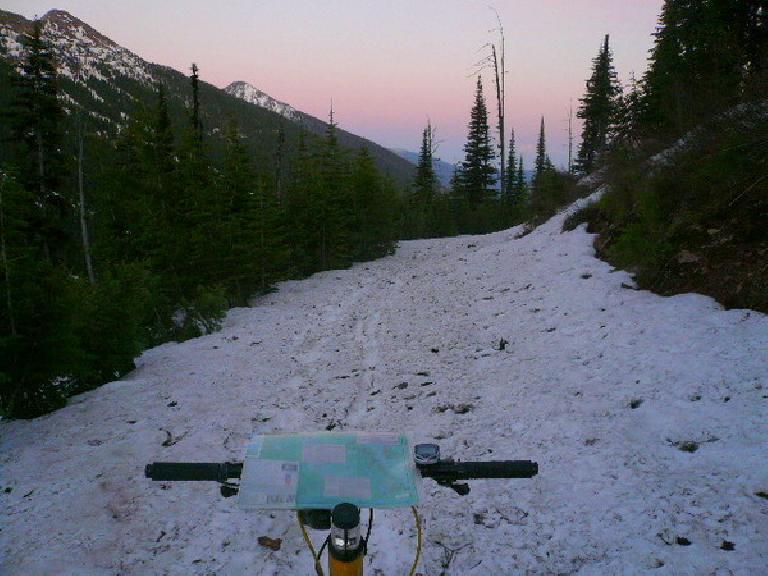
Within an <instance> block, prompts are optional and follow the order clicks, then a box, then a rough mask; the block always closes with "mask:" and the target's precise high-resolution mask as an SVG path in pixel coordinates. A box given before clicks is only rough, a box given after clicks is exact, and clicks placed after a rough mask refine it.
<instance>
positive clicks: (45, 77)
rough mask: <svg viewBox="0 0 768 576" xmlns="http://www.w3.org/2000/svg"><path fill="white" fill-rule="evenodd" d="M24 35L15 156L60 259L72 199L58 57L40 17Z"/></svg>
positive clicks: (42, 237)
mask: <svg viewBox="0 0 768 576" xmlns="http://www.w3.org/2000/svg"><path fill="white" fill-rule="evenodd" d="M23 41H24V44H25V48H26V51H27V58H26V60H25V61H24V62H23V64H22V75H21V76H17V77H16V79H17V85H18V88H17V90H16V94H17V96H16V104H15V106H14V109H13V111H12V114H11V124H12V126H13V132H14V136H15V139H16V141H17V142H18V143H21V148H20V149H19V150H18V153H17V154H16V156H15V158H14V161H15V163H16V164H17V166H18V167H19V169H20V172H19V173H20V175H22V184H23V186H24V187H25V188H26V189H27V190H34V191H35V202H34V205H35V206H36V208H37V211H36V214H35V215H34V216H33V218H34V219H35V225H34V229H35V231H36V232H37V234H38V235H39V241H40V242H41V243H42V245H43V248H44V250H45V253H46V255H47V256H48V257H49V258H51V259H52V260H60V259H61V258H62V256H63V254H62V253H61V252H62V247H63V246H64V241H65V239H66V237H67V227H68V226H67V218H68V216H69V212H70V211H71V205H72V203H71V202H69V201H68V200H67V198H66V196H65V195H64V194H63V190H62V189H61V182H62V180H63V178H64V175H65V170H66V169H65V166H64V158H63V156H62V153H61V150H62V148H63V143H62V132H63V130H62V121H63V118H64V114H63V111H62V109H61V105H60V104H59V101H58V85H57V79H56V63H55V61H54V56H53V50H52V49H51V48H50V46H48V44H47V42H46V41H45V39H44V38H43V29H42V23H41V21H40V20H35V22H34V26H33V28H32V33H31V35H29V36H27V37H25V38H24V40H23Z"/></svg>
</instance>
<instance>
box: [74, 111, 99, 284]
mask: <svg viewBox="0 0 768 576" xmlns="http://www.w3.org/2000/svg"><path fill="white" fill-rule="evenodd" d="M77 188H78V192H79V194H80V229H81V231H82V234H83V254H84V255H85V268H86V270H87V271H88V280H89V281H90V283H91V284H94V283H95V282H96V277H95V276H94V274H93V263H92V262H91V243H90V240H89V238H88V222H87V221H86V218H85V185H84V179H83V125H82V119H81V120H80V126H79V133H78V137H77Z"/></svg>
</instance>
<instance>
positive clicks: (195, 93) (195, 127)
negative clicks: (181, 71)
mask: <svg viewBox="0 0 768 576" xmlns="http://www.w3.org/2000/svg"><path fill="white" fill-rule="evenodd" d="M198 72H199V68H198V67H197V64H195V63H194V62H193V63H192V76H191V77H190V79H191V80H192V116H191V123H192V132H193V133H194V135H195V140H196V141H197V142H202V141H203V122H202V120H201V119H200V75H199V74H198Z"/></svg>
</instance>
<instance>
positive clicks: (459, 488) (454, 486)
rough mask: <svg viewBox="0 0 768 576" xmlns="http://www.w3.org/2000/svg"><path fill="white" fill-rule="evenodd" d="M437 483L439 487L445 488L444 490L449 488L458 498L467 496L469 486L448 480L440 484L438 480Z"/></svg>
mask: <svg viewBox="0 0 768 576" xmlns="http://www.w3.org/2000/svg"><path fill="white" fill-rule="evenodd" d="M437 483H438V484H439V485H440V486H445V487H446V488H450V489H451V490H453V491H454V492H456V494H458V495H459V496H466V495H467V494H469V484H467V483H466V482H451V481H450V480H448V481H442V482H441V481H439V480H438V481H437Z"/></svg>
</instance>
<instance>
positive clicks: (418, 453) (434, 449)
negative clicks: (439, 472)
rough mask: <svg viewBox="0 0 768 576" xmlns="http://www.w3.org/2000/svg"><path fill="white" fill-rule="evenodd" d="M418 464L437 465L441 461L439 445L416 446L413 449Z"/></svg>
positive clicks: (414, 458)
mask: <svg viewBox="0 0 768 576" xmlns="http://www.w3.org/2000/svg"><path fill="white" fill-rule="evenodd" d="M413 460H414V462H416V464H436V463H437V462H438V461H439V460H440V446H438V445H437V444H416V446H414V447H413Z"/></svg>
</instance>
